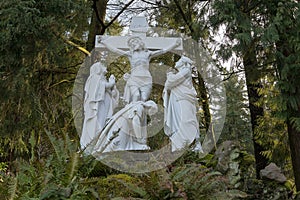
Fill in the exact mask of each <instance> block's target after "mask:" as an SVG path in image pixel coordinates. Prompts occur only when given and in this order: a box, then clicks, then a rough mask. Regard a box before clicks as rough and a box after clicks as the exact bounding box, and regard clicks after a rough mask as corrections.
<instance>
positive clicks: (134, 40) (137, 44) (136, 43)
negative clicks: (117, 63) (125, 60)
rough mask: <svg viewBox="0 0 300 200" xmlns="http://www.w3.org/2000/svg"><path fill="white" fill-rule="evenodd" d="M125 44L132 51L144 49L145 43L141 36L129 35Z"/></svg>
mask: <svg viewBox="0 0 300 200" xmlns="http://www.w3.org/2000/svg"><path fill="white" fill-rule="evenodd" d="M127 45H128V46H129V47H130V49H131V50H133V51H135V50H138V49H145V43H144V42H143V40H142V38H141V37H139V36H131V37H130V38H129V39H128V41H127Z"/></svg>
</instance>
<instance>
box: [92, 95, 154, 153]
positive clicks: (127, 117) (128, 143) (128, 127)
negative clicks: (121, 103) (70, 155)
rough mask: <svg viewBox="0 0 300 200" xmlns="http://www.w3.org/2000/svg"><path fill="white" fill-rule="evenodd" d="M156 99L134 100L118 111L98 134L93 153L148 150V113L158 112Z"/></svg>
mask: <svg viewBox="0 0 300 200" xmlns="http://www.w3.org/2000/svg"><path fill="white" fill-rule="evenodd" d="M157 109H158V108H157V105H156V103H155V102H154V101H147V102H142V101H138V102H133V103H130V104H127V105H126V106H125V107H124V108H123V109H121V110H120V111H119V112H117V113H116V114H115V115H114V116H113V117H112V118H111V120H110V121H109V123H108V124H107V125H106V126H105V128H104V130H103V131H102V132H101V133H100V134H99V135H98V138H97V139H96V140H95V143H94V144H93V150H92V154H93V155H95V156H99V155H100V154H101V153H105V152H113V151H124V150H148V149H150V147H149V146H148V145H147V121H146V120H147V114H148V115H150V116H151V115H153V114H155V113H156V112H157Z"/></svg>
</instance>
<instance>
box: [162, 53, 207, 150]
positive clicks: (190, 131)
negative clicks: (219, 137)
mask: <svg viewBox="0 0 300 200" xmlns="http://www.w3.org/2000/svg"><path fill="white" fill-rule="evenodd" d="M175 68H176V69H177V70H178V72H168V73H167V80H166V83H165V88H164V93H163V99H164V109H165V110H164V126H165V127H164V131H165V134H166V135H167V136H169V138H170V140H171V143H172V151H176V150H182V149H183V148H185V147H187V145H190V144H191V143H192V142H193V141H195V140H196V141H197V145H196V149H195V150H197V151H200V152H201V151H202V147H201V144H200V142H199V141H198V139H199V136H200V132H199V123H198V120H197V117H196V112H197V110H196V103H197V98H196V96H197V93H196V90H195V88H194V87H193V83H192V61H191V60H190V59H189V58H187V57H184V56H182V57H181V58H180V60H179V61H178V62H176V65H175Z"/></svg>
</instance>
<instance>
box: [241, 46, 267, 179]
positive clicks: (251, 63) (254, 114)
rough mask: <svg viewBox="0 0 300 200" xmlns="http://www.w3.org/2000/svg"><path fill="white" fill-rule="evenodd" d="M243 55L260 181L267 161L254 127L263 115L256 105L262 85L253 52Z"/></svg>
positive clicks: (257, 173)
mask: <svg viewBox="0 0 300 200" xmlns="http://www.w3.org/2000/svg"><path fill="white" fill-rule="evenodd" d="M244 55H246V56H244V58H243V64H244V68H245V77H246V85H247V92H248V98H249V110H250V116H251V125H252V140H253V146H254V156H255V161H256V162H255V169H256V177H257V178H258V179H260V173H259V172H260V170H262V169H264V168H265V167H266V166H267V164H268V160H267V159H266V158H265V157H264V156H263V155H262V154H261V152H262V151H263V150H264V148H263V147H262V146H261V145H260V144H259V143H258V142H257V140H258V138H257V137H256V127H257V126H258V119H259V118H260V117H262V116H263V114H264V111H263V108H262V106H258V105H257V102H258V100H259V99H260V95H259V93H258V89H259V88H261V87H262V85H261V83H260V81H259V77H260V72H259V71H258V70H257V60H256V55H255V52H254V51H253V50H249V51H248V52H247V53H245V54H244Z"/></svg>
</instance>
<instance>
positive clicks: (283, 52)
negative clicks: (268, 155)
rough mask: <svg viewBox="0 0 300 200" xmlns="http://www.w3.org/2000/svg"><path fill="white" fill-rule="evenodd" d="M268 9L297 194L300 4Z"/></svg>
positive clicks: (299, 186)
mask: <svg viewBox="0 0 300 200" xmlns="http://www.w3.org/2000/svg"><path fill="white" fill-rule="evenodd" d="M268 8H269V12H270V13H271V14H272V23H273V24H274V26H275V27H276V30H277V36H278V37H277V39H278V40H277V41H276V50H277V52H276V66H277V70H278V73H279V82H278V87H279V89H280V91H281V103H282V104H283V105H282V115H283V116H284V117H285V120H286V124H287V128H288V136H289V143H290V150H291V157H292V164H293V170H294V176H295V183H296V188H297V191H300V64H299V63H300V58H299V54H300V36H299V28H300V11H299V10H300V2H299V1H292V0H291V1H276V2H273V4H272V5H269V7H268ZM298 197H299V195H298Z"/></svg>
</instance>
